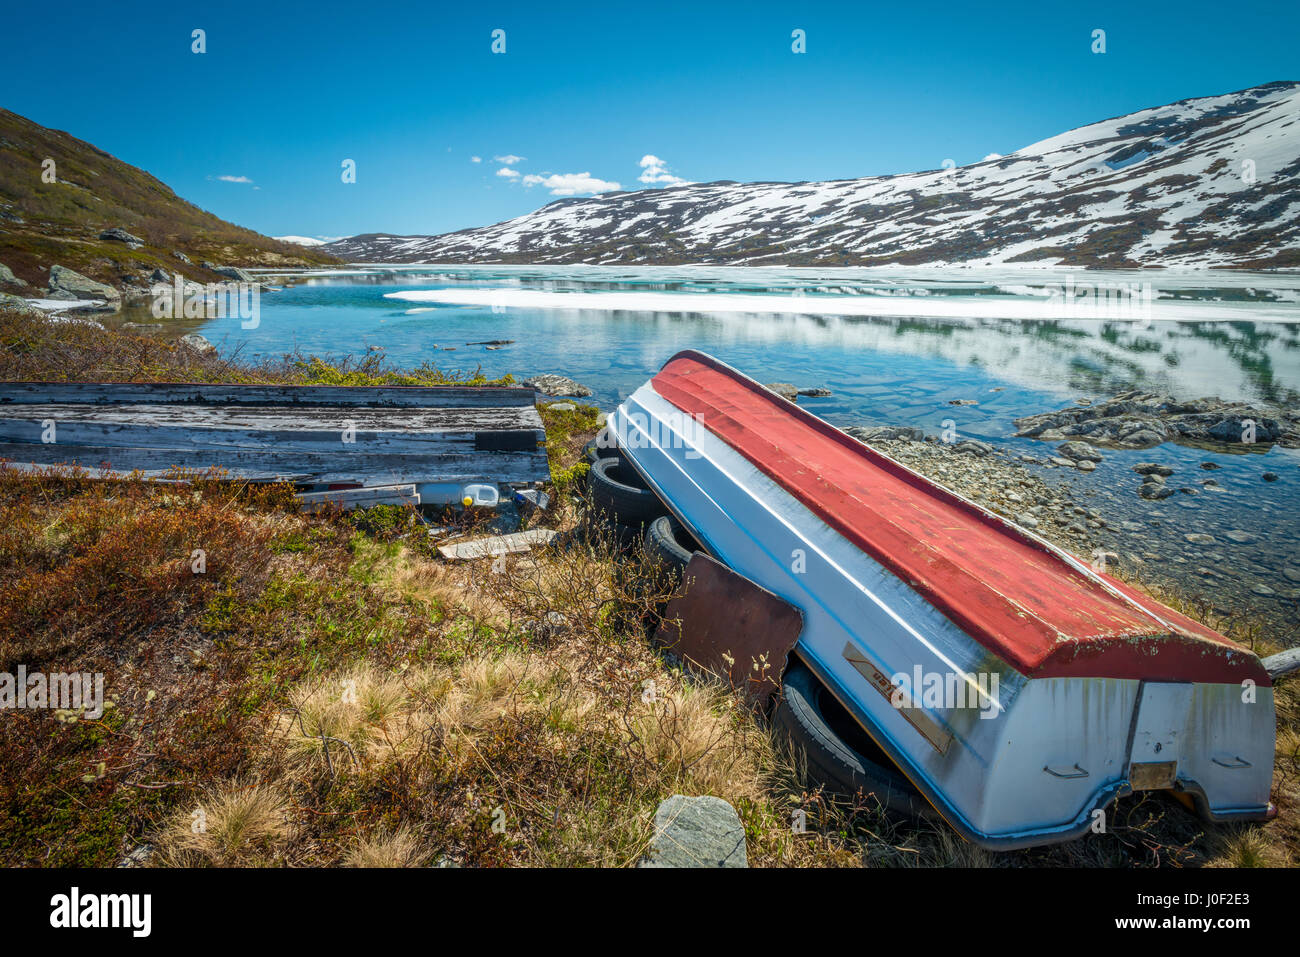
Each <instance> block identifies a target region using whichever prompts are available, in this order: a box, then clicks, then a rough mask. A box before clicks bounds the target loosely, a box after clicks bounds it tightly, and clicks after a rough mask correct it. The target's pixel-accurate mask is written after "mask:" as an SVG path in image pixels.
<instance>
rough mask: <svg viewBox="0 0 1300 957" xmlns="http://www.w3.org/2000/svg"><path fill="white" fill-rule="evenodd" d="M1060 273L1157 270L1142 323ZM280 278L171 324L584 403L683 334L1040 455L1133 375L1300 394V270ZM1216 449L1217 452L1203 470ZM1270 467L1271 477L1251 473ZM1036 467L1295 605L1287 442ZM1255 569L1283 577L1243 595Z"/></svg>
mask: <svg viewBox="0 0 1300 957" xmlns="http://www.w3.org/2000/svg"><path fill="white" fill-rule="evenodd" d="M266 278H267V280H268V281H270V282H276V281H278V280H276V279H274V278H272V277H266ZM1067 280H1068V281H1070V282H1075V281H1078V282H1090V283H1094V284H1097V285H1099V286H1103V285H1105V284H1108V283H1109V284H1112V285H1116V286H1118V285H1121V284H1125V283H1131V282H1133V281H1135V280H1136V281H1139V282H1143V283H1145V282H1150V283H1151V284H1152V289H1151V291H1150V295H1151V298H1152V299H1153V300H1154V307H1153V309H1152V311H1151V313H1150V317H1151V321H1132V320H1127V321H1120V320H1111V319H1102V318H1093V317H1091V316H1086V315H1085V316H1079V315H1073V314H1072V315H1069V316H1065V317H1061V316H1060V315H1059V314H1058V313H1053V312H1052V310H1051V308H1049V304H1048V301H1047V300H1046V299H1045V298H1044V290H1045V289H1046V288H1048V287H1050V286H1052V285H1053V284H1058V285H1059V284H1061V283H1062V282H1065V281H1067ZM291 283H292V284H290V285H288V286H287V287H285V288H283V289H281V290H280V291H274V292H266V293H264V294H263V295H262V296H261V300H260V317H259V323H258V325H257V327H256V328H254V329H244V328H242V327H241V324H240V322H239V321H238V320H237V319H229V320H213V321H209V322H200V323H184V324H179V323H177V324H169V325H168V327H167V329H166V330H165V333H164V334H177V333H179V332H182V331H184V332H188V331H194V330H195V329H197V331H200V332H201V333H202V334H203V335H205V336H206V337H207V338H208V339H209V340H211V341H212V342H213V344H214V345H216V346H217V347H218V348H219V349H220V350H221V352H222V353H223V354H225V355H239V356H241V357H243V358H245V359H256V358H259V357H264V356H270V357H278V356H280V355H282V354H284V353H289V352H293V351H295V350H297V351H301V352H303V353H307V354H317V355H321V356H327V357H331V358H336V359H337V358H341V357H344V356H349V355H350V356H353V357H360V356H363V355H368V354H370V353H369V351H368V350H369V349H370V347H371V346H381V347H382V348H383V355H384V356H385V357H386V359H387V361H388V362H389V363H390V364H392V365H394V366H410V365H416V364H419V363H422V362H430V363H432V364H434V365H437V366H439V367H441V368H443V369H446V370H450V371H464V372H473V371H482V372H483V373H485V374H486V375H488V376H493V377H495V376H500V375H505V374H507V373H509V374H513V375H515V376H516V377H518V378H520V379H522V378H524V377H526V376H528V375H531V374H536V373H542V372H553V373H559V374H562V375H566V376H569V377H571V378H573V379H576V380H577V381H578V382H580V383H582V384H584V385H586V386H588V387H589V388H591V389H592V390H593V391H594V397H593V399H592V400H591V401H594V402H596V403H597V404H598V405H600V407H601V408H604V409H606V410H608V409H611V408H613V407H614V406H615V405H616V404H617V403H618V401H619V400H620V399H621V397H623V396H625V395H627V394H628V393H629V392H631V391H632V390H634V389H636V388H637V387H638V386H640V385H641V384H642V383H644V382H645V380H646V379H647V378H649V377H650V376H651V375H653V374H654V372H655V371H656V370H657V369H658V368H659V367H660V366H661V365H662V364H663V363H664V361H665V360H667V359H668V358H669V357H670V356H672V355H673V354H674V353H676V352H678V351H679V350H682V349H688V348H689V349H698V350H701V351H704V352H708V353H711V354H713V355H715V356H717V357H719V358H720V359H722V360H724V361H726V362H728V363H730V364H731V365H733V366H735V367H736V368H738V369H740V370H741V371H742V372H745V373H747V374H749V375H751V376H752V377H754V378H756V379H758V380H759V381H761V382H789V383H792V384H794V385H795V386H798V387H814V386H816V387H825V388H829V389H830V390H831V391H832V393H833V394H832V395H831V396H830V397H828V398H800V399H799V402H800V404H801V405H803V406H805V407H807V408H808V409H809V410H811V411H812V412H814V413H816V414H817V415H820V416H822V417H824V418H826V419H828V420H829V421H831V422H833V423H835V424H837V425H840V426H853V425H885V424H906V425H914V426H920V427H922V428H924V429H925V430H926V431H927V432H930V433H932V434H938V433H939V432H941V431H942V430H943V428H944V423H945V421H946V420H950V421H951V422H952V423H953V424H954V425H955V427H956V429H957V432H958V434H959V436H960V437H963V438H977V439H982V440H985V441H988V442H990V443H993V444H995V445H998V446H1001V447H1003V448H1006V449H1007V450H1008V451H1010V452H1014V453H1015V454H1017V455H1018V454H1026V453H1027V454H1032V455H1033V456H1035V457H1037V458H1039V459H1040V460H1041V459H1043V458H1045V457H1046V456H1048V455H1050V454H1052V447H1051V446H1050V445H1048V444H1046V443H1041V442H1037V441H1034V440H1030V439H1017V438H1014V436H1013V433H1014V431H1015V426H1014V422H1013V420H1014V419H1015V418H1016V417H1018V416H1022V415H1027V414H1030V413H1035V412H1043V411H1046V410H1050V409H1056V408H1061V407H1063V406H1065V405H1070V404H1073V403H1074V401H1075V400H1076V399H1079V398H1089V399H1097V398H1103V397H1108V396H1111V395H1114V394H1116V393H1117V392H1120V391H1123V390H1127V389H1134V388H1137V389H1145V390H1151V391H1160V392H1167V393H1170V394H1173V395H1175V396H1177V397H1180V398H1191V397H1195V396H1202V395H1218V396H1220V397H1222V398H1225V399H1234V400H1247V401H1251V402H1268V403H1274V404H1278V405H1283V406H1287V407H1292V408H1294V407H1295V406H1296V405H1297V402H1298V401H1300V277H1298V276H1286V275H1261V274H1254V275H1248V274H1241V273H1230V274H1222V273H1219V274H1215V273H1208V272H1197V273H1184V274H1178V273H1171V272H1160V273H1146V274H1133V273H1127V274H1121V273H1100V274H1099V273H1077V274H1074V276H1063V275H1062V274H1059V273H1056V274H1053V273H1050V272H1039V271H1034V272H1013V271H1005V272H998V271H992V270H990V271H976V270H934V269H931V270H919V271H914V272H900V271H896V270H892V271H874V270H863V269H854V270H828V271H821V272H818V271H813V270H791V269H744V268H741V269H705V268H620V267H554V268H533V267H419V268H396V269H386V270H378V271H376V270H369V271H367V270H359V271H346V270H339V271H334V272H332V273H316V274H312V275H303V276H298V277H294V278H293V279H292V280H291ZM574 293H580V294H589V295H602V296H606V297H608V296H612V295H618V296H619V297H620V298H618V299H609V298H605V299H603V300H591V301H593V302H599V303H600V304H601V307H600V308H574V303H573V302H572V301H570V300H569V299H568V298H566V297H567V296H570V295H572V294H574ZM390 294H398V295H403V296H409V295H411V294H416V295H417V296H427V295H432V296H433V297H434V298H435V299H436V298H438V297H446V298H450V299H454V298H458V297H459V299H461V300H466V299H468V300H471V301H461V302H457V303H448V302H438V301H419V300H418V299H417V300H415V301H411V300H403V299H395V298H391V297H388V296H390ZM701 296H705V297H709V298H705V299H701V298H700V297H701ZM737 296H750V297H755V298H753V299H745V300H741V301H742V302H743V303H745V304H746V306H745V309H744V310H742V311H738V310H737V307H736V305H735V302H732V303H731V304H730V305H729V306H727V307H726V308H723V303H724V300H725V299H726V298H727V297H737ZM386 297H388V298H386ZM791 297H798V298H797V301H792V300H791ZM774 303H775V304H777V305H774V306H773V305H766V306H765V305H764V304H774ZM714 304H717V305H716V307H715V305H714ZM750 304H755V305H752V307H751V305H750ZM792 309H797V310H799V311H796V312H792V311H788V310H792ZM895 310H896V311H897V313H898V314H892V315H891V312H892V311H895ZM1026 311H1027V313H1028V315H1029V317H1030V318H1028V319H1026V318H1024V316H1025V314H1026ZM863 312H867V313H874V314H866V315H864V314H862V313H863ZM918 312H919V313H920V314H918ZM1040 313H1041V318H1037V317H1038V316H1039V315H1040ZM1012 316H1020V318H1011V317H1012ZM1288 320H1290V321H1288ZM501 339H510V340H514V342H513V344H511V345H508V346H504V347H502V348H500V349H498V350H489V349H487V348H486V347H485V346H483V345H469V343H475V342H481V341H482V340H501ZM954 403H961V404H954ZM1207 461H1208V462H1214V463H1215V464H1217V465H1218V466H1219V468H1218V469H1217V470H1215V471H1213V472H1212V473H1210V472H1207V471H1204V470H1202V469H1201V468H1200V464H1201V463H1202V462H1207ZM1138 462H1161V463H1164V464H1169V465H1172V466H1174V467H1175V469H1176V470H1177V476H1178V477H1177V478H1176V479H1172V480H1171V482H1174V483H1176V484H1186V485H1192V486H1196V485H1198V483H1199V481H1200V480H1201V479H1203V478H1204V477H1206V476H1207V475H1210V474H1212V475H1213V477H1214V478H1215V479H1216V480H1217V481H1218V482H1219V483H1220V484H1221V486H1222V487H1223V488H1224V491H1223V492H1220V493H1218V494H1213V495H1211V494H1198V495H1195V496H1192V495H1178V496H1175V497H1172V498H1170V499H1167V500H1165V501H1164V502H1158V503H1153V502H1146V501H1144V500H1142V499H1140V498H1138V496H1137V487H1138V485H1139V484H1140V481H1141V480H1140V477H1139V476H1137V475H1135V474H1134V473H1133V472H1132V466H1133V465H1134V464H1136V463H1138ZM1265 471H1272V472H1275V473H1277V474H1278V475H1280V476H1281V478H1280V480H1279V481H1276V482H1272V483H1266V482H1263V481H1262V480H1261V478H1262V474H1263V473H1264V472H1265ZM1043 474H1044V477H1045V478H1047V479H1048V480H1049V481H1051V482H1061V483H1070V485H1071V486H1072V488H1073V492H1074V494H1075V498H1076V500H1078V499H1079V497H1081V496H1082V497H1084V498H1086V499H1087V500H1088V503H1089V507H1091V508H1096V509H1098V510H1099V511H1100V512H1101V513H1102V514H1103V515H1105V516H1106V517H1107V518H1108V519H1110V520H1112V521H1114V522H1121V521H1127V522H1129V523H1130V524H1133V523H1138V524H1140V525H1141V526H1142V528H1143V529H1144V531H1143V532H1141V533H1140V534H1138V535H1136V536H1133V535H1130V536H1129V537H1128V538H1127V539H1124V538H1122V537H1110V536H1109V533H1099V536H1098V540H1097V542H1096V543H1095V544H1098V545H1100V546H1101V547H1105V548H1110V547H1115V548H1117V549H1120V550H1124V549H1128V550H1129V551H1130V552H1134V553H1145V554H1146V555H1147V556H1148V567H1150V566H1151V563H1153V562H1154V563H1155V564H1157V565H1159V566H1160V567H1161V568H1162V570H1163V571H1165V572H1167V573H1168V576H1167V577H1168V578H1170V579H1172V580H1184V581H1185V580H1186V579H1187V576H1188V575H1190V574H1194V573H1195V572H1196V571H1197V569H1198V568H1203V567H1204V566H1205V565H1206V564H1207V563H1209V564H1212V565H1213V566H1214V567H1215V568H1217V569H1219V570H1220V571H1221V572H1222V574H1223V575H1224V576H1226V578H1225V579H1224V580H1225V582H1226V584H1225V587H1221V588H1220V589H1219V592H1218V593H1217V595H1216V600H1218V598H1220V597H1223V596H1226V595H1228V594H1229V593H1231V595H1232V599H1233V603H1240V602H1245V603H1247V604H1249V605H1251V607H1252V608H1253V609H1254V610H1256V611H1259V612H1261V613H1267V614H1268V616H1269V617H1270V618H1275V619H1277V620H1284V619H1285V618H1286V617H1287V616H1288V615H1290V616H1291V617H1292V618H1293V617H1294V615H1293V613H1292V612H1288V611H1287V608H1288V607H1290V608H1292V609H1293V608H1294V605H1295V601H1296V599H1300V588H1297V587H1296V586H1297V583H1300V579H1296V578H1292V577H1288V574H1290V575H1300V567H1298V566H1300V558H1298V557H1297V552H1300V504H1298V503H1300V496H1297V494H1296V485H1297V483H1300V455H1298V454H1297V453H1296V452H1294V451H1288V450H1283V449H1278V448H1272V449H1259V448H1255V449H1251V450H1250V451H1249V452H1247V451H1245V450H1244V449H1242V447H1237V449H1235V450H1234V451H1232V452H1229V451H1227V450H1226V449H1222V448H1219V449H1214V450H1203V449H1197V448H1188V447H1183V446H1178V445H1173V444H1168V443H1167V444H1165V445H1162V446H1160V447H1158V448H1155V449H1149V450H1145V451H1106V452H1105V460H1104V461H1103V462H1102V463H1101V464H1100V466H1099V467H1098V468H1097V470H1096V471H1095V472H1093V473H1091V474H1083V473H1079V472H1077V471H1075V470H1074V469H1054V470H1053V469H1045V470H1044V472H1043ZM1227 530H1235V531H1245V532H1247V533H1249V534H1250V535H1251V536H1253V540H1252V541H1251V542H1250V543H1247V544H1231V545H1227V544H1225V545H1224V546H1223V548H1215V549H1212V550H1209V551H1206V550H1204V549H1200V550H1198V548H1197V547H1196V546H1193V545H1190V544H1189V543H1188V542H1187V541H1186V540H1185V534H1186V533H1188V532H1192V531H1206V532H1209V533H1211V534H1216V535H1221V534H1222V533H1223V532H1225V531H1227ZM1259 583H1268V584H1269V585H1271V586H1272V587H1273V588H1274V590H1275V592H1276V594H1275V595H1273V596H1271V597H1270V596H1260V595H1256V594H1254V593H1253V592H1252V591H1251V589H1252V587H1254V586H1255V585H1257V584H1259Z"/></svg>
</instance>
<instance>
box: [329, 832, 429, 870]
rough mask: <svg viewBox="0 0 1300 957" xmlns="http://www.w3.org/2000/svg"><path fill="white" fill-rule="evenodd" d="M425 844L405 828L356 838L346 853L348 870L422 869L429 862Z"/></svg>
mask: <svg viewBox="0 0 1300 957" xmlns="http://www.w3.org/2000/svg"><path fill="white" fill-rule="evenodd" d="M426 847H427V842H426V840H425V839H424V838H423V837H421V836H420V835H419V834H417V833H416V832H415V831H412V830H410V829H409V828H404V827H403V828H398V829H397V830H396V831H393V832H392V833H387V832H381V833H379V834H374V835H372V836H370V837H366V838H358V839H357V842H356V844H354V845H353V847H352V849H351V850H350V851H348V855H347V857H346V858H345V859H344V863H346V864H347V866H348V867H423V866H425V864H426V863H427V861H428V860H429V853H428V851H427V850H426Z"/></svg>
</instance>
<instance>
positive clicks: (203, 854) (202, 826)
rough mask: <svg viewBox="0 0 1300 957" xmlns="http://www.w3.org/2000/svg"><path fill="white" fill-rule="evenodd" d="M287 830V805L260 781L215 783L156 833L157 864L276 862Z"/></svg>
mask: <svg viewBox="0 0 1300 957" xmlns="http://www.w3.org/2000/svg"><path fill="white" fill-rule="evenodd" d="M290 833H291V825H290V819H289V805H288V801H287V800H286V798H285V796H284V794H283V793H282V792H281V791H279V790H278V789H276V788H274V787H271V786H267V785H260V784H252V785H241V784H238V783H233V784H230V785H220V784H218V785H215V786H213V787H211V788H208V789H207V790H206V791H205V792H204V793H203V794H202V795H201V796H200V798H199V799H198V801H197V802H196V803H195V805H194V806H193V807H192V808H188V809H187V808H182V809H180V810H179V811H178V812H177V813H176V814H175V815H174V816H173V818H172V820H171V821H170V822H169V823H168V825H167V826H166V828H165V829H164V830H163V831H162V832H161V833H160V834H159V836H158V844H157V849H158V855H157V863H159V864H161V865H163V866H167V867H229V866H232V865H235V864H240V865H245V866H248V865H267V864H273V863H275V862H276V858H277V848H278V847H279V846H281V845H282V844H283V843H284V841H285V840H286V838H287V837H288V836H289V835H290Z"/></svg>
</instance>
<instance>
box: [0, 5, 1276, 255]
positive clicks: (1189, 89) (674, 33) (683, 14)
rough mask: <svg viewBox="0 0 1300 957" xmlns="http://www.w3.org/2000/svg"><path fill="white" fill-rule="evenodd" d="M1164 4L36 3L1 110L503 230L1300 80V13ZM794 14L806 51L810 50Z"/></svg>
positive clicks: (348, 218) (222, 191)
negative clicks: (648, 162) (584, 210)
mask: <svg viewBox="0 0 1300 957" xmlns="http://www.w3.org/2000/svg"><path fill="white" fill-rule="evenodd" d="M1140 6H1141V9H1135V8H1136V7H1139V5H1137V4H1131V3H1104V2H1103V3H1089V4H1086V5H1085V4H1068V5H1057V4H1050V3H1042V2H1039V3H1026V4H999V5H996V6H994V5H988V6H985V5H978V6H974V5H970V4H953V5H952V6H951V8H950V9H945V5H944V4H934V3H925V4H920V3H918V4H903V3H896V2H893V3H887V4H881V3H864V2H859V3H843V4H839V3H818V2H813V0H807V2H798V3H793V2H782V3H777V2H763V0H758V2H749V3H743V4H742V3H736V4H728V3H700V2H691V3H678V2H674V0H667V2H664V0H661V2H656V3H652V4H633V3H626V4H624V3H604V4H579V3H557V4H540V3H518V4H515V3H495V4H490V5H489V4H482V3H479V4H468V3H465V4H454V5H453V4H442V3H420V4H415V3H411V4H398V3H388V2H383V0H370V2H366V3H355V2H348V3H337V2H331V0H320V2H315V3H311V4H271V3H265V2H263V3H257V4H254V3H243V2H232V3H199V4H192V5H186V4H174V3H141V2H137V3H131V2H126V3H111V4H110V3H102V2H95V3H87V2H70V3H63V4H60V5H58V6H57V7H56V6H52V5H45V4H36V3H24V4H12V5H10V6H9V8H8V9H7V11H6V14H5V20H6V33H7V37H6V40H5V44H4V46H5V62H4V64H3V66H0V75H2V76H3V81H2V86H0V106H4V107H5V108H7V109H10V110H13V111H15V112H17V113H20V114H23V115H24V116H28V117H30V118H31V119H33V120H35V121H36V122H38V123H41V124H43V125H45V126H51V127H55V128H59V129H64V130H67V131H68V132H70V133H72V134H73V135H74V136H77V137H79V138H81V139H84V140H87V141H89V142H91V143H93V144H95V145H96V146H98V147H100V148H101V149H104V150H107V151H108V152H110V153H112V154H114V155H115V156H118V157H119V158H121V159H123V160H125V161H127V162H129V163H132V164H134V165H136V166H140V167H142V168H144V169H147V170H148V171H149V172H151V173H153V174H154V175H155V176H158V177H159V178H160V179H162V180H163V181H164V182H166V183H167V184H168V185H169V186H171V187H172V188H173V189H175V190H176V191H177V192H178V193H179V194H180V195H181V196H183V197H185V198H186V199H189V200H191V201H192V202H195V203H197V204H198V205H200V206H202V207H203V208H205V209H208V210H211V211H212V212H214V213H216V214H217V215H219V216H222V217H224V218H226V219H229V220H232V221H233V222H236V223H239V224H240V225H244V226H248V227H251V228H253V229H256V230H258V231H260V232H263V233H267V234H271V235H284V234H287V233H293V234H299V235H308V236H340V235H351V234H355V233H358V232H371V231H384V232H398V233H437V232H444V231H447V230H452V229H461V228H465V227H469V226H477V225H484V224H487V223H492V222H497V221H499V220H502V219H506V218H509V217H511V216H516V215H519V214H521V213H525V212H528V211H529V210H532V209H535V208H537V207H539V206H541V205H544V204H545V203H547V202H550V201H551V200H553V199H555V198H556V196H555V195H554V193H553V191H554V190H556V189H560V190H563V189H566V188H579V189H581V188H583V187H586V188H597V189H598V188H601V184H610V183H618V184H619V185H620V186H621V187H622V188H624V189H635V188H643V187H644V185H645V184H644V183H642V182H640V181H639V177H641V176H642V175H644V174H645V173H646V168H644V167H642V166H641V165H640V161H641V160H642V159H643V158H644V157H645V156H647V155H651V156H654V157H658V158H659V159H661V160H662V161H663V166H662V167H655V168H652V169H651V170H650V175H652V176H653V175H659V176H661V177H662V176H677V177H680V178H683V179H686V180H690V181H698V182H703V181H708V180H718V179H733V180H740V181H755V180H815V179H838V178H850V177H857V176H868V175H876V174H887V173H899V172H909V171H913V170H919V169H934V168H938V167H939V166H941V165H942V163H943V161H944V160H945V159H947V158H951V159H953V160H955V161H956V162H957V163H958V164H959V165H960V164H964V163H969V162H974V161H977V160H979V159H981V158H982V157H984V156H985V155H987V154H988V153H993V152H996V153H1009V152H1011V151H1013V150H1015V149H1018V148H1019V147H1021V146H1025V145H1027V144H1029V143H1031V142H1033V141H1035V140H1039V139H1043V138H1045V137H1047V136H1050V135H1053V134H1055V133H1058V132H1061V131H1063V130H1065V129H1068V128H1070V127H1074V126H1079V125H1082V124H1085V123H1089V122H1092V121H1095V120H1099V119H1104V118H1107V117H1111V116H1115V115H1118V114H1122V113H1126V112H1130V111H1132V110H1137V109H1142V108H1145V107H1149V106H1155V105H1159V104H1162V103H1166V102H1171V101H1173V100H1178V99H1184V98H1187V97H1192V96H1202V95H1209V94H1215V93H1223V92H1227V91H1229V90H1234V89H1241V88H1244V87H1248V86H1254V85H1256V84H1259V83H1265V82H1268V81H1271V80H1284V79H1297V78H1300V54H1297V52H1296V46H1295V37H1296V36H1297V34H1298V33H1300V5H1296V4H1290V5H1286V4H1254V3H1250V2H1238V3H1232V4H1230V5H1226V6H1225V5H1224V4H1223V3H1221V2H1218V3H1214V4H1210V3H1201V2H1195V0H1186V2H1181V3H1168V4H1166V3H1155V4H1143V5H1140ZM196 28H201V29H203V30H205V31H206V42H207V52H206V53H204V54H201V55H199V54H195V53H192V52H191V43H192V41H191V31H192V30H194V29H196ZM494 29H503V30H505V31H506V52H505V54H503V55H500V54H493V53H492V52H491V44H492V37H491V34H492V31H493V30H494ZM795 29H802V30H804V31H805V32H806V37H807V41H806V42H807V52H806V53H803V54H795V53H793V52H792V50H791V43H792V40H791V32H792V30H795ZM1094 29H1103V30H1105V31H1106V52H1105V53H1104V54H1094V53H1093V52H1092V51H1091V49H1090V48H1091V45H1092V36H1091V35H1092V31H1093V30H1094ZM475 156H477V157H479V158H480V159H481V162H477V163H476V162H473V160H472V157H475ZM510 156H515V157H522V159H520V160H519V161H518V162H514V163H510V164H509V165H508V168H509V169H510V170H512V171H514V172H516V173H518V176H515V177H510V178H507V177H506V176H502V175H498V171H499V170H500V169H501V168H502V167H503V165H505V164H503V163H501V162H498V161H496V160H494V157H510ZM345 159H351V160H354V161H355V162H356V170H357V177H356V182H355V183H353V184H345V183H343V182H342V181H341V177H340V173H341V164H342V162H343V160H345ZM582 173H586V174H589V176H590V178H591V179H592V180H598V181H599V183H594V182H591V181H584V180H581V179H580V178H578V177H577V176H576V174H582ZM221 177H227V178H229V179H225V180H223V179H221ZM552 177H554V178H552ZM526 178H527V179H526ZM232 179H233V180H246V181H231V180H232ZM662 181H664V180H662V179H660V182H662ZM526 183H531V184H532V185H526Z"/></svg>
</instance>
